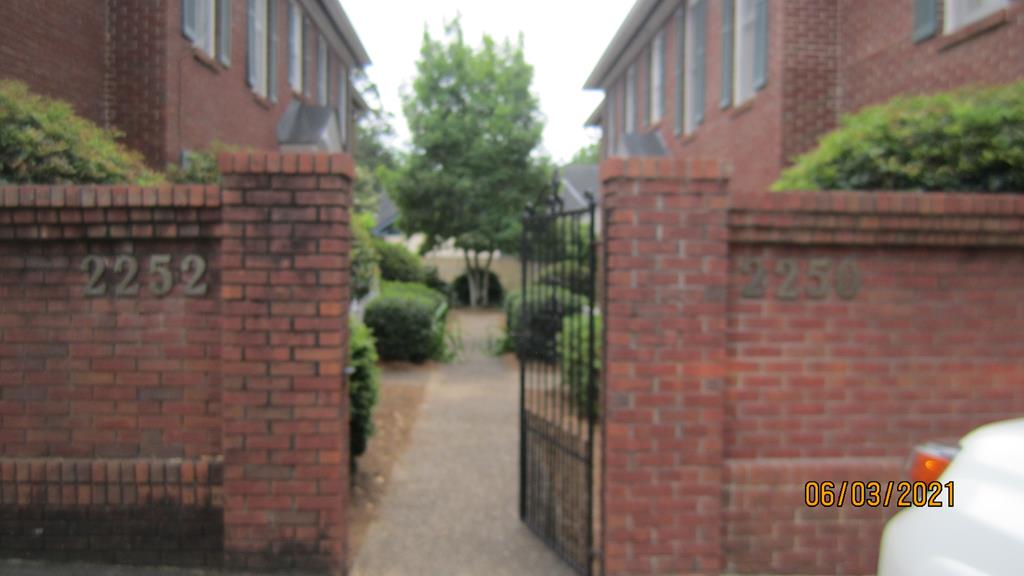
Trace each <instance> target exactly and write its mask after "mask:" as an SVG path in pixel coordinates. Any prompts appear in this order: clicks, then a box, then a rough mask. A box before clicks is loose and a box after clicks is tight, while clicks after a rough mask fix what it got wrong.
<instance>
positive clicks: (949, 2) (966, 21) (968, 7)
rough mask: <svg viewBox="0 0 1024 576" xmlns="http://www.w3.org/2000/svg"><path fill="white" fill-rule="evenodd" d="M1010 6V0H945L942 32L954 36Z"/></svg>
mask: <svg viewBox="0 0 1024 576" xmlns="http://www.w3.org/2000/svg"><path fill="white" fill-rule="evenodd" d="M1009 5H1010V2H1009V0H944V2H943V9H944V10H945V12H944V13H943V23H942V32H943V33H944V34H952V33H953V32H956V31H957V30H959V29H961V28H964V27H965V26H970V25H971V24H974V23H975V22H977V21H978V20H981V19H983V18H985V17H986V16H988V15H990V14H994V13H996V12H998V11H1000V10H1003V9H1004V8H1007V7H1009Z"/></svg>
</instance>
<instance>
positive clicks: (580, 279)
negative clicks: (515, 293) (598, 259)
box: [537, 260, 594, 295]
mask: <svg viewBox="0 0 1024 576" xmlns="http://www.w3.org/2000/svg"><path fill="white" fill-rule="evenodd" d="M537 283H538V284H546V285H550V286H561V287H562V288H565V289H567V290H569V291H571V292H575V293H577V294H583V295H587V294H590V291H591V290H593V283H594V277H593V274H591V267H590V262H589V261H588V262H584V263H580V262H574V261H572V260H566V261H564V262H555V263H554V264H548V265H546V266H544V267H543V268H541V269H540V271H539V272H538V274H537Z"/></svg>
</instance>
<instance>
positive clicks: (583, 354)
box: [557, 314, 602, 408]
mask: <svg viewBox="0 0 1024 576" xmlns="http://www.w3.org/2000/svg"><path fill="white" fill-rule="evenodd" d="M589 319H590V316H589V315H587V314H576V315H573V316H567V317H565V318H564V319H563V320H562V330H561V332H559V333H558V338H557V345H558V356H559V358H560V359H561V361H562V367H561V368H562V385H563V386H565V385H567V384H568V388H569V392H570V394H571V398H572V401H573V404H574V405H575V406H577V407H579V408H582V407H584V406H586V405H587V398H588V394H589V391H588V390H587V386H585V383H586V382H587V380H586V370H587V357H588V355H589V352H590V322H588V320H589ZM601 334H602V332H601V317H600V316H598V315H596V314H595V315H594V356H593V358H591V360H592V362H591V366H592V367H593V369H594V372H595V382H594V390H595V391H597V390H600V377H599V376H600V372H601Z"/></svg>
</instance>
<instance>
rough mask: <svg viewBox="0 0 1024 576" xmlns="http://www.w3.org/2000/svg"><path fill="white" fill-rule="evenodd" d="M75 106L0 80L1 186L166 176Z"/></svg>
mask: <svg viewBox="0 0 1024 576" xmlns="http://www.w3.org/2000/svg"><path fill="white" fill-rule="evenodd" d="M120 136H121V134H120V133H118V132H116V131H113V130H104V129H103V128H100V127H99V126H97V125H96V124H93V123H92V122H90V121H89V120H86V119H85V118H82V117H80V116H78V115H76V114H75V112H74V110H72V108H71V106H70V105H69V104H68V103H66V102H63V101H61V100H52V99H50V98H44V97H42V96H39V95H36V94H33V93H32V92H30V91H29V90H28V87H26V86H25V84H23V83H21V82H16V81H12V80H3V81H0V181H6V182H9V183H11V184H62V183H72V182H73V183H76V184H121V183H124V184H143V185H152V184H158V183H160V182H162V180H163V177H162V176H161V175H160V174H156V173H154V172H153V171H151V170H149V168H147V167H146V165H145V163H144V162H143V160H142V155H141V154H139V153H137V152H134V151H131V150H129V149H127V148H126V147H124V146H122V145H121V144H120V143H119V142H118V141H117V140H118V138H119V137H120Z"/></svg>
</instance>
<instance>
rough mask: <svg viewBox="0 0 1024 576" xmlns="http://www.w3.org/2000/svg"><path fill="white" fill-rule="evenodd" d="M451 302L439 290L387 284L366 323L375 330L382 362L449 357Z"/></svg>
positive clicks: (368, 310)
mask: <svg viewBox="0 0 1024 576" xmlns="http://www.w3.org/2000/svg"><path fill="white" fill-rule="evenodd" d="M447 315H448V302H447V299H446V298H445V296H444V295H443V294H441V293H439V292H437V291H436V290H432V289H431V288H429V287H427V286H425V285H423V284H415V283H411V282H384V283H382V286H381V294H380V296H378V297H376V298H374V299H373V300H371V301H370V303H369V304H368V305H367V306H366V312H365V314H364V315H363V321H364V322H366V325H367V326H369V327H370V329H371V330H373V335H374V337H375V338H376V339H377V352H378V353H379V354H380V357H381V359H382V360H397V361H404V362H424V361H426V360H431V359H433V360H443V359H444V357H445V321H446V319H447Z"/></svg>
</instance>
